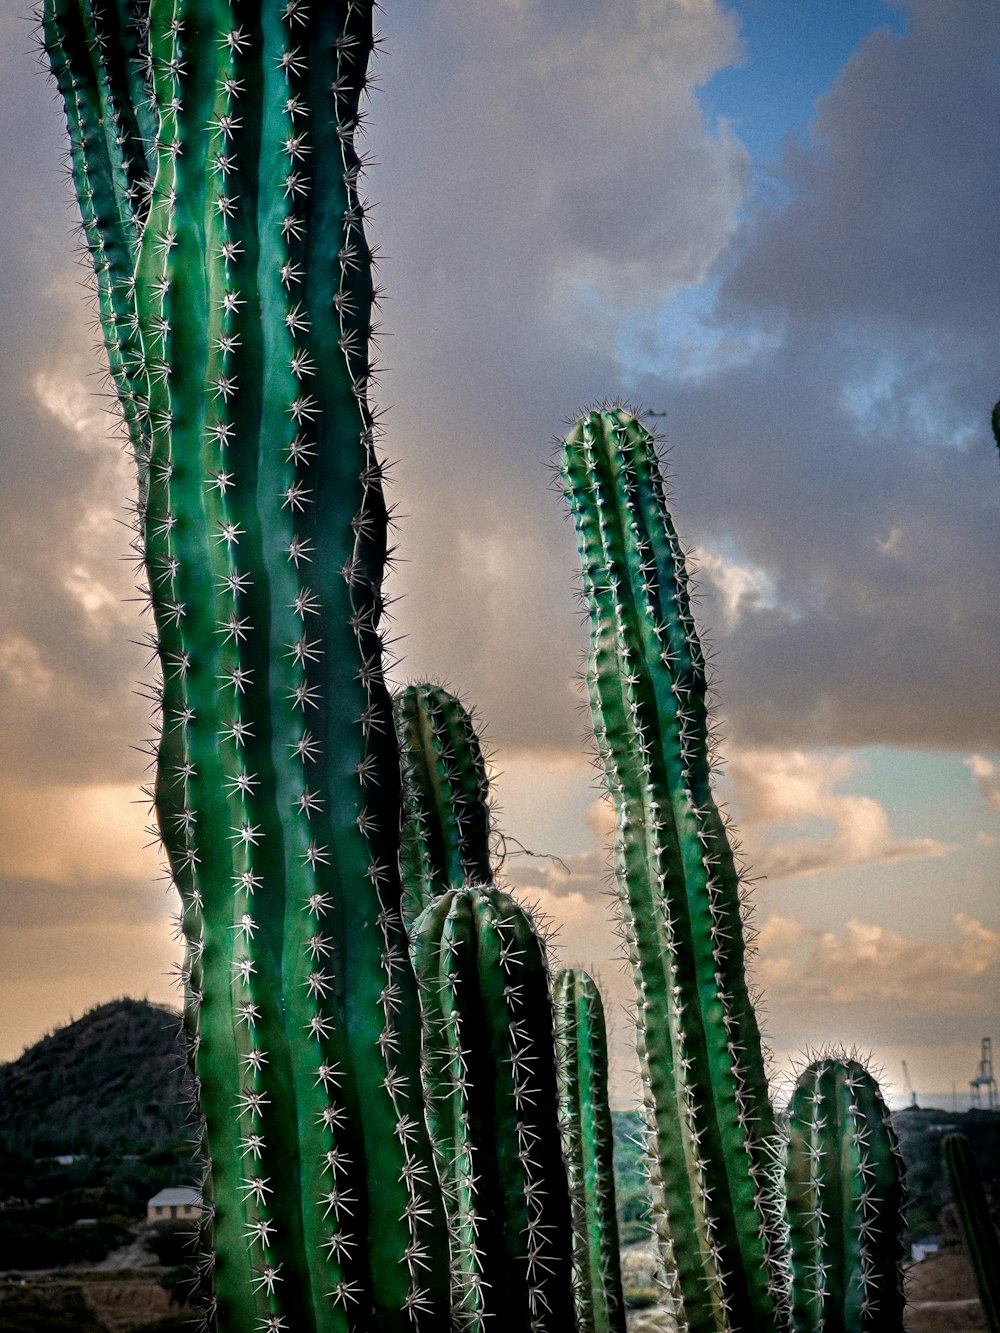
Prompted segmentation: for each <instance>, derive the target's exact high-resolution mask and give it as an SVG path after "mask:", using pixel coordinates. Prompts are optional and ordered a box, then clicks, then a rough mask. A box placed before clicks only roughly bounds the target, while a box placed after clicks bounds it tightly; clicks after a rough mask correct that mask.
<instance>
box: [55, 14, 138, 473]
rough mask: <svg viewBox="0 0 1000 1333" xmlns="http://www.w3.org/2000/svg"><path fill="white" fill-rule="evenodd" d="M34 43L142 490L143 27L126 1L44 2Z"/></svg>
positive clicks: (109, 362) (113, 377)
mask: <svg viewBox="0 0 1000 1333" xmlns="http://www.w3.org/2000/svg"><path fill="white" fill-rule="evenodd" d="M40 17H41V28H42V41H43V44H44V47H45V51H46V54H47V56H48V58H49V62H50V66H51V70H52V74H53V76H54V78H55V81H56V85H57V87H58V88H59V92H60V94H61V96H62V100H63V105H64V107H65V110H66V120H67V126H68V129H69V140H70V154H69V160H70V170H71V173H72V177H73V183H74V187H75V190H76V195H77V199H78V200H79V203H80V209H81V215H82V222H83V234H84V239H85V241H86V245H87V249H88V250H89V252H90V257H91V262H92V264H93V270H94V276H95V279H96V283H97V305H98V312H99V314H100V320H101V328H102V331H103V335H104V345H105V350H106V352H107V356H108V364H109V367H110V370H111V376H112V380H113V382H114V384H115V387H116V389H117V399H118V405H119V409H120V411H121V414H122V418H123V421H124V424H125V427H126V430H127V432H128V435H129V440H130V443H131V445H132V451H133V455H134V457H135V459H136V462H137V465H138V469H139V478H140V486H141V487H142V488H143V489H144V485H145V470H146V465H147V462H148V454H149V438H148V430H147V427H146V391H145V384H144V380H143V376H142V357H141V351H140V347H139V331H138V324H137V321H136V312H135V305H134V301H133V299H132V284H133V280H134V265H135V257H136V252H137V250H138V246H139V234H140V231H141V228H142V225H143V222H144V220H145V217H146V213H147V210H148V207H149V196H150V191H151V189H152V175H151V170H152V159H151V154H152V145H153V140H154V137H155V126H154V123H153V119H152V114H151V89H150V87H149V85H148V83H147V81H146V70H147V65H148V50H147V49H146V46H145V33H144V27H145V25H144V22H143V20H142V17H141V13H140V12H139V11H138V10H137V7H135V6H133V5H130V4H129V3H128V0H95V2H94V3H93V5H89V6H88V5H81V4H80V3H79V2H78V0H45V3H44V4H43V6H42V10H41V16H40Z"/></svg>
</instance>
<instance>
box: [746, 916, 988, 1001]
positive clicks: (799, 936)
mask: <svg viewBox="0 0 1000 1333" xmlns="http://www.w3.org/2000/svg"><path fill="white" fill-rule="evenodd" d="M952 925H953V930H952V932H951V933H950V935H948V936H947V937H943V938H939V939H936V940H933V941H928V940H921V939H917V938H914V937H913V936H911V935H907V934H905V933H904V932H902V931H898V930H893V929H892V928H890V927H888V926H885V925H881V924H879V923H877V922H872V921H862V920H860V919H858V918H856V917H852V918H851V919H850V920H849V921H848V922H847V923H846V925H845V926H844V927H843V929H840V930H833V929H827V928H822V927H815V926H806V925H805V924H804V923H803V922H801V921H799V920H798V919H797V918H796V917H794V916H790V915H787V914H784V913H780V912H772V913H770V915H769V916H768V917H767V918H766V920H764V921H763V922H762V924H761V926H760V930H759V934H758V950H759V952H758V955H757V960H756V965H755V973H756V979H757V981H758V982H759V983H760V985H761V986H762V987H763V990H764V993H765V995H766V996H767V998H768V999H769V1000H770V1001H772V1002H774V1004H775V1007H777V1006H778V1005H779V1004H781V1003H786V1004H787V1003H792V1002H794V1003H796V1004H801V1005H803V1006H804V1007H805V1008H807V1009H812V1007H813V1006H814V1005H818V1004H821V1003H822V1004H830V1005H861V1006H865V1005H872V1006H879V1007H882V1006H890V1007H891V1006H910V1007H912V1008H913V1010H914V1012H916V1011H919V1010H923V1011H926V1012H928V1013H931V1012H938V1013H940V1012H942V1011H953V1012H956V1013H959V1014H960V1013H961V1012H962V1011H963V1010H965V1009H969V1008H970V1007H971V1005H972V1003H973V996H974V994H975V992H976V991H982V989H983V986H984V982H985V980H986V979H987V978H988V976H990V975H992V974H994V973H995V972H997V969H998V967H1000V931H996V930H992V929H991V928H990V927H988V926H986V925H984V924H983V923H982V922H981V921H979V920H978V919H977V918H975V917H973V916H970V915H968V914H967V913H965V912H956V913H955V915H954V916H953V918H952ZM998 979H1000V978H998Z"/></svg>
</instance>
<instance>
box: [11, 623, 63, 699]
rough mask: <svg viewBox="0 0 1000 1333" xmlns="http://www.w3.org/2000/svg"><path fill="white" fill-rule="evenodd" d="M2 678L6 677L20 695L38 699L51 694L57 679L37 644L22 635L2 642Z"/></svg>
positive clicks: (15, 635)
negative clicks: (53, 683)
mask: <svg viewBox="0 0 1000 1333" xmlns="http://www.w3.org/2000/svg"><path fill="white" fill-rule="evenodd" d="M0 676H5V677H6V679H7V680H8V681H9V683H10V684H11V685H12V686H13V687H14V689H15V690H17V691H18V692H19V693H21V694H24V695H30V696H32V697H33V698H36V699H37V698H42V697H43V696H44V695H46V694H48V693H49V690H50V689H51V688H52V682H53V680H54V679H55V673H54V672H53V671H52V669H51V668H50V667H48V666H46V665H45V662H44V660H43V658H42V654H41V653H40V652H39V650H38V646H37V644H34V643H32V641H31V640H30V639H27V638H25V637H24V636H23V635H20V634H11V635H9V636H8V637H7V638H5V639H4V640H3V641H2V642H0Z"/></svg>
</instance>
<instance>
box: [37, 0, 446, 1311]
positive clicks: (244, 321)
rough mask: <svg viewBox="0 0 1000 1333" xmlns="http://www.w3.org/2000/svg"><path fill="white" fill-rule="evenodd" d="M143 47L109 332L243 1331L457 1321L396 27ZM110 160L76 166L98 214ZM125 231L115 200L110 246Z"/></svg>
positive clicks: (190, 1010) (191, 31)
mask: <svg viewBox="0 0 1000 1333" xmlns="http://www.w3.org/2000/svg"><path fill="white" fill-rule="evenodd" d="M121 8H122V9H123V10H127V9H129V8H130V6H128V5H127V4H125V2H124V0H122V6H121ZM132 8H134V9H135V10H137V11H139V12H141V7H140V6H132ZM117 14H118V9H117V8H116V6H115V5H114V4H113V3H112V0H94V3H93V4H90V3H88V0H76V3H73V0H46V9H45V24H44V28H45V33H46V40H47V42H48V43H49V45H50V47H51V53H52V63H53V68H54V69H55V70H56V73H57V76H58V78H59V81H60V86H61V88H62V91H63V93H64V96H65V98H66V102H67V109H68V119H69V124H70V132H71V136H74V138H75V140H76V139H78V138H79V137H80V136H81V135H82V136H83V138H84V140H85V142H87V143H89V141H90V139H91V138H92V136H93V135H95V134H97V133H98V132H103V131H104V130H106V129H107V128H108V124H107V119H106V116H105V111H106V107H107V105H109V104H110V99H109V97H107V96H105V93H106V90H107V89H108V88H112V89H113V90H114V96H115V98H116V99H117V102H116V107H117V110H118V111H119V113H120V111H121V108H120V105H118V104H120V103H122V102H123V100H124V96H125V92H126V91H131V89H130V87H129V86H128V85H127V82H126V80H125V79H124V77H123V76H122V74H121V71H122V68H123V65H124V62H125V61H126V58H131V47H130V46H128V44H127V43H124V42H122V43H119V42H117V41H116V40H115V37H116V34H115V33H112V17H113V16H116V15H117ZM98 28H100V29H101V31H102V32H103V33H104V36H103V37H102V39H101V40H99V41H95V40H94V38H93V32H94V31H95V30H97V29H98ZM122 31H123V29H122ZM119 35H120V34H119ZM130 40H133V39H130ZM134 40H135V41H139V42H140V43H141V42H143V41H144V42H146V43H148V61H149V67H150V71H151V79H152V90H153V99H154V116H155V125H156V132H155V178H154V184H153V189H152V197H151V201H150V204H149V211H148V215H147V217H146V219H145V222H144V224H143V226H142V231H141V240H140V241H139V245H138V249H137V251H135V259H134V272H133V276H132V281H131V283H124V282H123V280H122V277H121V273H122V266H123V265H124V263H125V250H126V248H128V247H126V246H125V245H124V244H123V245H117V244H116V247H115V267H114V272H113V273H112V274H111V276H110V277H109V278H108V284H107V286H108V291H109V293H110V295H109V298H108V299H109V301H110V302H111V303H112V305H113V306H115V308H114V310H113V312H112V316H111V318H112V323H113V327H114V330H115V331H117V330H118V329H119V328H120V327H121V326H123V324H128V323H129V320H132V321H134V326H135V327H136V328H137V330H138V345H139V357H138V360H137V362H136V363H135V365H134V367H133V366H130V368H129V374H130V375H131V376H132V377H133V378H138V379H141V382H142V385H143V392H141V393H139V392H136V394H135V395H134V401H135V402H143V403H144V404H145V410H146V411H147V412H148V416H147V417H146V420H145V424H144V426H143V429H144V430H146V431H148V434H149V447H150V463H149V486H148V496H147V498H146V503H145V507H144V512H143V515H142V522H143V530H144V538H145V557H146V569H147V573H148V579H149V586H150V593H151V602H152V606H153V612H154V615H155V620H156V628H157V636H158V652H159V656H160V661H161V664H162V669H163V688H162V714H163V717H162V739H161V742H160V746H159V766H158V773H157V782H156V806H157V814H158V820H159V826H160V830H161V836H162V838H163V842H164V844H165V846H166V850H167V854H168V857H169V861H170V867H171V871H172V875H173V879H174V882H175V883H176V885H177V888H178V890H179V892H180V895H181V901H182V920H183V928H184V932H185V935H186V937H187V941H188V954H187V964H186V966H187V971H188V978H189V984H188V995H187V1005H186V1009H187V1022H188V1028H189V1032H190V1037H191V1047H192V1054H193V1065H194V1069H195V1073H196V1077H197V1081H198V1092H199V1100H200V1103H201V1107H202V1110H203V1113H204V1117H205V1153H206V1157H207V1160H208V1164H209V1169H208V1179H207V1182H206V1196H207V1199H208V1200H209V1209H210V1218H211V1221H210V1227H209V1235H208V1243H209V1245H210V1247H211V1253H212V1254H213V1255H214V1256H215V1263H214V1288H215V1294H216V1300H217V1305H218V1322H219V1324H220V1326H221V1327H222V1328H224V1329H225V1330H226V1333H243V1330H247V1333H249V1330H251V1329H253V1330H257V1329H261V1328H274V1329H283V1328H294V1329H296V1330H316V1331H317V1333H319V1331H320V1330H322V1331H323V1333H328V1331H329V1333H335V1331H336V1333H340V1330H345V1331H346V1330H348V1329H366V1330H367V1329H372V1328H375V1329H380V1330H390V1329H397V1328H398V1329H402V1328H408V1327H410V1326H411V1325H412V1323H413V1321H414V1318H415V1317H416V1316H418V1315H420V1314H421V1313H424V1314H426V1317H427V1320H428V1322H429V1324H430V1326H431V1327H441V1326H442V1322H443V1321H444V1320H446V1318H447V1314H446V1311H447V1308H448V1294H447V1259H446V1233H445V1226H444V1215H443V1210H442V1208H441V1206H440V1201H439V1198H438V1195H437V1190H436V1185H435V1183H434V1181H433V1168H432V1159H431V1153H430V1146H429V1142H428V1139H427V1135H426V1130H425V1126H424V1122H423V1117H422V1107H421V1094H420V1084H419V1077H418V1071H419V1025H418V1007H417V1002H416V993H415V984H414V979H413V974H412V969H411V967H410V964H409V960H408V956H407V953H406V948H405V936H404V932H403V929H402V920H401V914H400V886H399V878H398V868H397V853H398V826H399V815H398V812H399V769H398V758H397V752H396V746H395V738H394V733H393V727H392V718H391V707H390V701H389V697H388V694H387V691H386V689H385V686H384V683H383V679H382V666H381V656H382V644H381V639H380V636H379V618H380V614H381V609H382V598H381V591H380V588H381V580H382V572H383V564H384V559H385V551H386V510H385V505H384V502H383V498H382V492H381V485H380V482H381V471H380V466H379V462H378V459H377V456H376V453H375V441H374V435H375V428H374V419H373V414H372V411H371V409H370V408H369V406H368V402H367V396H366V395H367V389H368V384H369V378H370V374H371V370H372V367H371V362H370V332H371V318H372V316H371V311H372V300H373V287H372V279H371V266H370V252H369V248H368V244H367V241H366V239H365V233H364V226H363V221H364V206H363V204H362V202H361V199H360V197H359V194H358V176H359V172H360V169H361V162H360V159H359V156H358V153H357V150H356V148H355V143H354V135H355V132H356V130H357V127H358V122H359V117H360V106H359V103H360V98H361V96H362V94H363V92H364V89H365V86H366V80H367V65H368V59H369V55H370V52H371V49H372V42H373V38H372V4H371V3H360V2H359V0H329V2H328V3H325V4H319V5H308V6H307V5H305V4H304V3H301V0H284V2H283V3H282V4H277V3H274V0H258V2H257V3H253V0H232V2H230V0H151V3H150V4H149V8H148V30H146V29H143V27H142V25H141V24H140V32H139V35H138V37H136V38H135V39H134ZM88 60H89V61H90V64H89V65H88ZM78 70H79V71H82V72H81V73H77V72H76V71H78ZM94 70H96V71H97V73H96V74H93V71H94ZM102 98H103V99H104V100H103V101H102V100H101V99H102ZM133 105H137V104H136V103H133ZM135 116H136V122H137V123H138V119H139V112H138V110H137V111H136V113H135ZM140 137H141V135H140ZM105 141H107V136H105ZM88 154H89V155H88ZM94 160H95V157H94V154H93V153H91V152H90V150H89V149H88V150H87V151H83V152H82V155H81V151H77V152H76V153H75V155H74V161H75V163H79V162H82V166H81V167H80V168H79V170H78V173H77V178H78V182H81V183H82V195H83V211H84V217H85V221H86V219H87V217H88V208H90V207H91V204H92V198H91V183H92V182H93V181H95V180H96V179H97V177H98V175H99V173H98V172H97V171H96V169H95V168H94V165H93V163H94ZM102 170H103V168H102ZM116 170H118V167H117V166H116V165H115V164H114V163H112V164H111V165H110V166H109V167H108V179H113V180H115V182H116V188H117V178H116V177H115V176H114V173H115V171H116ZM119 174H120V172H119ZM101 181H102V188H103V187H104V181H103V177H102V178H101ZM97 193H98V191H96V190H95V191H94V197H95V198H96V195H97ZM105 193H107V190H105ZM102 208H103V204H102ZM114 221H115V220H114V216H113V210H112V209H111V205H110V203H109V204H108V208H107V209H105V210H104V212H102V213H101V214H100V215H99V216H98V215H96V214H95V220H94V223H93V228H94V229H96V231H97V232H98V233H99V234H101V235H103V236H105V237H107V236H109V235H111V233H112V232H113V231H114ZM126 224H127V219H126V223H123V226H124V227H125V230H127V225H126ZM130 244H131V242H130ZM108 248H109V243H108V242H107V240H105V245H104V250H107V249H108ZM133 248H134V247H133ZM98 258H99V259H100V257H98ZM109 265H110V261H109ZM101 272H102V270H101V263H100V262H99V263H98V275H99V279H100V280H101V281H102V282H103V278H101ZM109 272H110V269H109ZM103 291H104V287H103V286H102V295H103ZM125 293H128V295H129V299H130V300H131V301H132V302H133V305H132V309H131V315H130V316H129V318H128V319H126V318H125V316H124V315H122V313H121V312H120V311H119V309H118V306H117V305H115V303H121V301H122V300H123V299H124V294H125ZM107 327H108V326H107V324H106V328H107ZM130 383H131V381H130ZM123 392H125V393H127V392H131V389H130V388H128V386H126V389H125V390H124V391H123Z"/></svg>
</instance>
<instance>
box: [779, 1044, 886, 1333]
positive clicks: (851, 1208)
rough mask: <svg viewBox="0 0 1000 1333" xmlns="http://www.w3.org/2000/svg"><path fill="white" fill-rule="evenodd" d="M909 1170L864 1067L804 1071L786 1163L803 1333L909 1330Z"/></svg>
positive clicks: (818, 1066)
mask: <svg viewBox="0 0 1000 1333" xmlns="http://www.w3.org/2000/svg"><path fill="white" fill-rule="evenodd" d="M902 1167H903V1163H902V1159H901V1157H900V1155H899V1148H898V1146H897V1144H896V1136H895V1133H894V1132H893V1129H892V1124H891V1122H890V1120H889V1112H888V1110H887V1108H886V1105H885V1103H884V1102H883V1100H882V1096H881V1094H880V1092H879V1089H878V1084H877V1083H876V1082H875V1080H874V1079H873V1078H872V1076H871V1074H869V1073H868V1071H867V1070H866V1069H865V1067H864V1066H863V1065H861V1064H859V1063H858V1062H857V1061H856V1060H851V1059H841V1058H828V1059H822V1060H817V1061H814V1062H813V1063H812V1064H811V1065H809V1067H808V1068H807V1069H804V1070H803V1071H802V1073H801V1074H800V1075H799V1078H798V1080H797V1081H796V1084H795V1091H794V1092H793V1094H792V1100H791V1103H790V1105H789V1108H788V1145H787V1150H786V1155H785V1193H786V1203H787V1215H788V1258H789V1264H790V1267H791V1277H792V1328H793V1329H794V1330H795V1333H866V1331H868V1333H876V1330H893V1329H899V1328H902V1326H903V1288H902V1274H901V1271H900V1267H899V1261H900V1259H901V1258H902V1253H903V1246H902V1230H903V1225H904V1217H903V1204H904V1197H905V1196H904V1189H903V1179H902Z"/></svg>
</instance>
